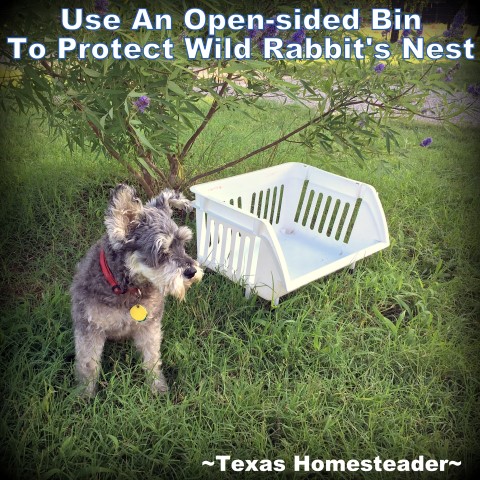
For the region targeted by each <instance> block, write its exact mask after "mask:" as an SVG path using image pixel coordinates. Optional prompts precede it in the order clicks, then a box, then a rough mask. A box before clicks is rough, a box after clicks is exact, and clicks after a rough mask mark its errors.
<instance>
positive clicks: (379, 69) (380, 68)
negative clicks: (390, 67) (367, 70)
mask: <svg viewBox="0 0 480 480" xmlns="http://www.w3.org/2000/svg"><path fill="white" fill-rule="evenodd" d="M374 70H375V72H376V73H382V72H383V71H384V70H385V64H384V63H378V64H377V65H375V68H374Z"/></svg>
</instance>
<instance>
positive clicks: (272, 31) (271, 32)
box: [263, 18, 278, 37]
mask: <svg viewBox="0 0 480 480" xmlns="http://www.w3.org/2000/svg"><path fill="white" fill-rule="evenodd" d="M270 20H273V21H275V19H274V18H271V19H270ZM277 32H278V29H277V26H276V25H275V23H273V24H272V25H267V26H266V27H265V30H264V32H263V36H264V37H274V36H275V35H276V34H277Z"/></svg>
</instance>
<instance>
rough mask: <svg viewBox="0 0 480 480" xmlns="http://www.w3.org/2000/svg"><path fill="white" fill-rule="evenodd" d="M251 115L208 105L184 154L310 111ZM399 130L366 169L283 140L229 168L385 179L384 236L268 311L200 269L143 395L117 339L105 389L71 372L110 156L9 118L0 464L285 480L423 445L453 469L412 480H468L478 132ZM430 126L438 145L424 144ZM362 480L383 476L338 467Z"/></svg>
mask: <svg viewBox="0 0 480 480" xmlns="http://www.w3.org/2000/svg"><path fill="white" fill-rule="evenodd" d="M250 113H251V114H252V115H254V116H255V117H256V120H257V121H258V122H260V125H262V128H258V124H256V123H254V122H253V121H251V120H249V119H248V118H247V117H244V116H242V115H241V114H239V113H238V112H223V113H219V114H218V117H217V118H216V119H215V121H214V122H212V125H211V129H210V130H209V131H206V132H204V134H202V137H201V138H200V141H199V144H198V146H197V151H196V156H195V159H194V160H195V162H198V163H201V164H202V166H203V165H205V164H208V163H209V162H210V163H211V164H212V165H213V164H217V163H220V162H221V161H224V160H229V159H232V158H236V157H238V156H239V155H240V153H241V150H242V149H244V148H245V149H246V148H249V149H250V148H254V147H255V146H257V145H260V144H262V143H264V142H266V141H268V140H271V139H273V138H275V137H276V135H277V134H278V132H279V131H280V130H281V129H282V128H285V127H286V126H287V125H288V124H290V123H294V122H296V121H297V120H298V121H300V120H301V119H302V116H303V115H304V113H302V111H301V110H299V109H298V108H296V107H292V106H290V107H284V106H280V105H278V104H275V103H272V104H266V105H265V110H264V111H263V112H262V111H255V112H253V113H252V112H250ZM395 128H396V130H398V131H400V132H401V142H400V148H398V149H397V150H396V151H395V152H393V153H392V154H391V155H385V157H384V158H383V159H382V160H383V161H382V162H379V159H371V160H369V162H368V163H367V164H366V165H365V166H364V168H363V169H362V168H360V167H358V166H357V165H355V164H354V163H353V162H351V161H349V159H348V158H347V157H346V156H343V155H341V154H338V155H337V156H335V157H333V158H329V159H325V158H320V157H317V156H314V157H312V156H310V157H307V156H306V152H305V151H304V150H303V149H301V148H300V147H299V146H298V145H294V144H284V145H282V146H281V147H280V148H279V149H278V150H277V151H276V152H275V156H272V155H271V154H270V153H265V154H264V155H262V156H258V157H256V158H254V159H253V161H252V162H251V163H249V164H246V165H240V166H238V167H237V168H236V169H235V170H231V171H228V173H227V172H225V174H228V175H231V174H234V173H238V172H240V171H243V170H244V169H256V168H261V167H264V166H267V165H270V164H272V163H282V162H285V161H300V162H302V161H307V162H308V163H311V164H312V165H316V166H318V167H321V168H322V167H325V168H330V167H338V166H340V167H341V168H342V170H343V171H344V172H345V173H346V175H347V176H349V177H351V178H355V179H358V180H361V181H365V182H368V183H370V184H372V185H374V186H375V188H376V189H377V190H378V191H379V193H380V198H381V200H382V203H383V206H384V209H385V213H386V217H387V221H388V224H389V229H390V235H391V240H392V245H391V247H390V248H389V249H387V250H385V251H383V252H381V253H379V254H376V255H374V256H372V257H370V258H368V259H366V260H365V261H363V262H361V263H360V264H358V266H357V269H356V270H355V272H354V273H353V274H349V273H348V272H339V273H337V274H333V275H330V276H329V277H327V278H324V279H322V280H320V281H317V282H314V283H312V284H310V285H308V286H306V287H304V288H302V289H300V290H298V291H296V292H294V293H292V294H290V295H288V296H286V297H285V298H284V299H283V300H282V302H281V304H280V306H279V307H278V308H276V309H274V310H271V309H270V306H269V305H268V304H266V303H265V302H263V301H261V300H260V299H257V298H255V297H252V298H250V299H245V298H244V296H243V290H242V288H241V287H240V286H238V285H235V284H233V283H231V282H230V281H227V280H226V279H224V278H223V277H220V276H219V275H217V274H213V273H208V274H206V276H205V278H204V280H203V282H202V283H201V284H199V285H197V286H196V287H195V288H194V289H192V290H191V291H190V292H189V295H188V296H187V301H186V302H184V303H179V302H177V301H176V300H174V299H170V300H169V301H168V303H167V308H166V312H165V317H164V331H165V340H164V344H163V358H164V365H165V369H166V375H167V378H168V381H169V384H170V386H171V391H170V393H169V395H168V396H166V397H164V398H157V397H155V396H153V395H152V394H151V393H150V391H149V389H148V388H147V387H146V385H144V383H143V382H144V376H143V373H142V371H141V369H140V368H139V366H138V357H137V355H136V353H135V351H134V349H133V347H132V346H131V345H130V344H129V343H125V344H109V345H108V346H107V348H106V351H105V355H104V363H103V373H102V376H101V388H100V391H99V393H98V395H97V397H96V398H95V399H94V400H93V401H91V402H84V401H82V400H81V399H79V398H78V397H77V395H76V391H75V387H74V381H73V335H72V330H71V325H70V313H69V309H70V304H69V296H68V287H69V284H70V281H71V278H72V273H73V270H74V266H75V263H76V262H77V261H78V260H79V259H80V258H81V256H82V255H83V254H84V253H85V251H86V250H87V249H88V247H89V246H90V245H91V243H92V242H94V241H95V240H96V239H97V238H98V237H99V236H100V235H101V234H102V232H103V223H102V222H103V212H104V210H105V207H106V200H107V198H108V192H109V189H110V188H111V187H112V186H114V185H115V184H116V183H117V182H118V181H121V180H124V179H125V178H124V176H125V173H124V172H123V171H122V170H121V169H120V167H119V166H118V165H117V164H116V163H114V162H112V161H110V160H108V159H105V158H103V157H101V158H95V157H92V156H90V155H89V154H88V153H81V152H75V153H74V154H73V155H70V154H69V153H68V152H67V150H66V148H65V140H64V139H61V138H60V139H56V140H55V139H52V138H51V137H49V136H48V132H47V131H46V129H45V128H44V127H43V126H41V125H40V124H39V123H38V122H35V121H31V120H29V119H26V118H19V117H13V116H12V117H10V118H8V121H7V122H6V123H5V126H4V128H3V130H2V132H1V135H2V144H3V148H2V150H1V153H0V156H1V157H2V170H3V171H2V174H1V175H0V182H1V186H2V191H3V195H2V208H1V211H0V215H1V222H2V230H3V232H2V233H3V235H2V238H1V242H2V245H1V247H2V252H3V255H2V256H3V260H2V267H1V268H2V270H1V273H2V284H3V285H4V287H3V288H2V290H1V293H2V294H3V296H4V298H3V299H2V302H1V318H2V322H1V338H0V340H1V341H0V348H1V353H2V366H1V369H2V372H3V374H2V393H3V403H2V415H1V417H0V418H1V420H0V432H1V437H2V443H3V448H2V457H3V458H2V465H3V466H4V469H6V471H8V472H9V473H10V474H11V475H12V476H15V477H18V478H102V479H103V478H106V479H107V478H108V479H110V478H112V479H113V478H115V479H122V478H125V479H130V478H137V477H142V478H145V479H148V478H206V477H211V478H215V477H218V475H219V474H218V473H217V470H216V467H215V469H212V470H208V467H202V466H201V462H202V460H211V459H213V458H214V456H215V455H219V454H229V455H232V456H233V457H234V458H248V459H251V458H257V459H261V458H269V459H271V460H274V459H276V458H279V459H284V460H285V461H286V465H287V472H286V473H285V476H290V475H291V473H292V472H291V467H292V460H293V456H294V455H300V456H303V455H310V457H311V458H312V459H315V458H320V459H328V458H333V459H335V458H343V459H346V460H348V459H350V458H356V459H363V458H374V457H376V456H377V455H378V456H380V457H381V458H383V459H387V458H393V459H397V460H398V459H401V458H409V459H412V458H415V457H418V456H419V455H424V456H426V457H427V458H437V459H443V458H445V459H452V460H457V461H462V462H463V467H462V468H461V469H458V468H455V467H452V468H451V469H450V470H449V471H448V472H447V473H444V474H442V475H436V474H430V475H427V474H423V475H422V474H410V475H409V476H408V478H417V477H421V478H464V477H465V475H466V473H465V472H466V471H467V470H470V471H471V470H473V467H474V465H475V464H476V462H477V461H478V444H479V443H478V442H479V435H478V432H479V430H480V421H479V415H478V412H479V410H480V409H479V407H480V405H479V398H480V397H479V388H478V364H479V363H478V360H479V346H480V342H479V328H478V327H479V325H478V319H479V292H480V283H479V266H480V255H479V248H478V241H479V238H480V235H479V221H478V215H479V212H480V209H479V206H480V205H479V203H480V202H479V192H478V185H479V169H478V146H479V145H478V134H479V130H478V128H473V127H468V128H467V127H465V128H461V129H453V130H445V129H444V128H442V127H440V126H434V125H429V124H416V123H409V124H406V123H401V122H399V121H397V122H396V123H395ZM427 136H430V137H432V138H433V143H432V145H431V146H430V147H429V148H421V147H419V146H418V144H419V142H420V141H421V140H422V139H423V138H425V137H427ZM188 223H189V224H190V225H191V226H192V227H194V225H193V223H192V220H188ZM192 248H193V247H192ZM241 475H242V474H236V475H235V476H237V477H241ZM232 476H233V475H232ZM245 476H249V475H247V474H246V475H245ZM299 476H300V475H299ZM250 477H251V475H250ZM372 477H373V478H387V477H388V478H393V477H392V474H387V473H383V474H380V473H378V474H376V475H373V474H372V473H364V474H362V473H361V472H357V473H356V474H343V476H342V478H372ZM263 478H267V477H263ZM395 478H398V477H395Z"/></svg>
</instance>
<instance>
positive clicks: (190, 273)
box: [183, 267, 197, 278]
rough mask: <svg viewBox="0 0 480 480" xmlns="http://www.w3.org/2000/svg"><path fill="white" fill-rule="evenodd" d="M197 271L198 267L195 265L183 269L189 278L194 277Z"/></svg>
mask: <svg viewBox="0 0 480 480" xmlns="http://www.w3.org/2000/svg"><path fill="white" fill-rule="evenodd" d="M196 273H197V269H196V268H195V267H188V268H186V269H185V270H184V271H183V275H184V276H185V277H187V278H193V277H194V276H195V274H196Z"/></svg>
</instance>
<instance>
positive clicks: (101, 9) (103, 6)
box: [94, 0, 109, 15]
mask: <svg viewBox="0 0 480 480" xmlns="http://www.w3.org/2000/svg"><path fill="white" fill-rule="evenodd" d="M108 7H109V2H108V0H95V6H94V8H95V11H96V12H97V13H99V14H100V15H105V14H106V13H107V12H108Z"/></svg>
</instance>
